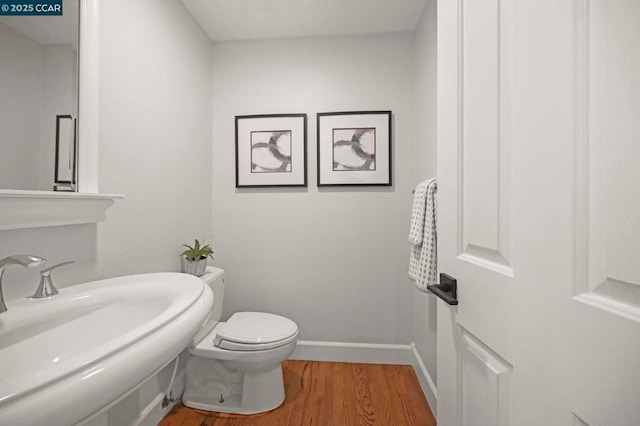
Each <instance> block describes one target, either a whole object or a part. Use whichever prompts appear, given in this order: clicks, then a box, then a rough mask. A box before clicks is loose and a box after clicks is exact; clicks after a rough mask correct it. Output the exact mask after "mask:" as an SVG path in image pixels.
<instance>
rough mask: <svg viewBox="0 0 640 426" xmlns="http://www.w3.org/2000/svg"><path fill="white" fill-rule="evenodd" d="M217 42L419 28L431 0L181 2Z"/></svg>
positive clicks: (186, 0)
mask: <svg viewBox="0 0 640 426" xmlns="http://www.w3.org/2000/svg"><path fill="white" fill-rule="evenodd" d="M181 1H182V3H183V4H184V6H185V7H186V8H187V10H188V11H189V12H190V13H191V15H193V17H194V18H195V20H196V21H197V22H198V23H199V24H200V26H201V27H202V28H203V29H204V31H205V32H206V33H207V34H208V35H209V37H210V38H211V40H213V41H223V40H250V39H263V38H288V37H310V36H329V35H355V34H373V33H387V32H396V31H413V30H415V28H416V26H417V24H418V21H419V19H420V15H421V13H422V10H423V8H424V5H425V4H426V3H427V1H428V0H181Z"/></svg>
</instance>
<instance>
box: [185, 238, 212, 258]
mask: <svg viewBox="0 0 640 426" xmlns="http://www.w3.org/2000/svg"><path fill="white" fill-rule="evenodd" d="M183 246H184V247H186V248H187V250H185V251H183V252H182V255H183V256H184V257H185V258H186V259H187V260H189V261H191V262H195V261H196V260H200V259H206V258H207V257H210V258H211V259H213V249H212V248H211V246H210V245H209V244H204V240H202V244H200V241H198V240H196V241H195V243H194V244H193V247H191V246H190V245H187V244H183Z"/></svg>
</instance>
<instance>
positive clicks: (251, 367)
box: [182, 266, 298, 414]
mask: <svg viewBox="0 0 640 426" xmlns="http://www.w3.org/2000/svg"><path fill="white" fill-rule="evenodd" d="M201 279H202V280H203V281H204V282H205V283H206V284H207V285H209V286H210V287H211V289H212V290H213V295H214V300H213V309H212V312H211V316H210V317H209V319H207V321H206V322H205V324H204V325H203V327H202V329H201V330H200V331H199V332H198V334H196V336H195V337H194V342H193V346H192V347H190V348H189V352H191V354H192V355H191V357H190V358H189V360H188V361H187V380H186V389H185V392H184V395H183V397H182V402H183V403H184V404H185V405H186V406H188V407H192V408H198V409H201V410H208V411H220V412H225V413H237V414H255V413H262V412H264V411H269V410H273V409H274V408H277V407H278V406H280V404H282V402H283V401H284V382H283V380H282V368H281V364H282V361H284V360H285V359H286V358H287V357H288V356H289V355H291V352H293V350H294V348H295V346H296V342H297V340H298V326H297V325H296V323H295V322H293V321H291V320H290V319H288V318H284V317H282V316H279V315H274V314H267V313H262V312H237V313H235V314H233V315H232V316H231V318H229V320H228V321H227V322H218V321H219V320H220V316H221V314H222V303H223V301H224V270H222V269H220V268H214V267H211V266H210V267H207V269H206V272H205V274H204V275H203V276H202V277H201Z"/></svg>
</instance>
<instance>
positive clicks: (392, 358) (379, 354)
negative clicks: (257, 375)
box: [289, 340, 438, 414]
mask: <svg viewBox="0 0 640 426" xmlns="http://www.w3.org/2000/svg"><path fill="white" fill-rule="evenodd" d="M289 359H292V360H306V361H330V362H360V363H365V364H399V365H411V366H413V369H414V370H415V372H416V376H418V381H419V382H420V387H421V388H422V391H423V392H424V395H425V397H426V398H427V401H429V406H430V407H431V409H432V410H433V413H434V414H436V407H437V395H438V393H437V390H436V387H435V385H434V383H433V380H432V379H431V376H430V375H429V372H428V371H427V368H426V367H425V365H424V363H423V362H422V359H421V358H420V354H419V353H418V351H417V350H416V346H415V345H414V344H413V343H412V344H410V345H385V344H377V343H344V342H317V341H310V340H298V344H297V345H296V348H295V350H294V351H293V353H292V354H291V356H290V357H289Z"/></svg>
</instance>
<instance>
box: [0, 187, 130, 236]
mask: <svg viewBox="0 0 640 426" xmlns="http://www.w3.org/2000/svg"><path fill="white" fill-rule="evenodd" d="M121 198H124V195H121V194H89V193H82V192H48V191H20V190H12V189H1V190H0V230H7V229H21V228H38V227H43V226H58V225H77V224H81V223H95V222H101V221H103V220H105V218H106V211H107V209H108V208H109V207H111V206H112V205H113V204H114V203H115V201H116V200H117V199H121Z"/></svg>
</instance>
